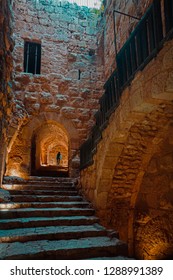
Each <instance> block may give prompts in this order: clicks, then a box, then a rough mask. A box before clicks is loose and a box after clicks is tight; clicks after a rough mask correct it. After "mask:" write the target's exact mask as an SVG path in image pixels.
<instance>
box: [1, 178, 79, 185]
mask: <svg viewBox="0 0 173 280" xmlns="http://www.w3.org/2000/svg"><path fill="white" fill-rule="evenodd" d="M47 183H50V184H55V183H56V184H70V185H72V184H76V183H77V180H76V179H74V178H61V177H39V176H30V177H29V178H28V179H22V178H18V177H10V176H9V177H8V176H5V177H4V178H3V184H47Z"/></svg>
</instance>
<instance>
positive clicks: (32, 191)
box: [9, 190, 78, 196]
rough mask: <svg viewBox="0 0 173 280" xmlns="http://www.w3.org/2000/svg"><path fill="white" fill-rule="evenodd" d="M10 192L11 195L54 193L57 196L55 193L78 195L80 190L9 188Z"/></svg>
mask: <svg viewBox="0 0 173 280" xmlns="http://www.w3.org/2000/svg"><path fill="white" fill-rule="evenodd" d="M9 192H10V194H11V195H17V194H22V195H52V196H55V195H68V196H69V195H71V196H72V195H78V192H77V191H75V190H74V191H71V190H70V191H69V190H67V191H65V190H63V191H58V190H57V191H54V190H52V191H51V190H21V191H19V190H9Z"/></svg>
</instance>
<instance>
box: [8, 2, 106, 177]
mask: <svg viewBox="0 0 173 280" xmlns="http://www.w3.org/2000/svg"><path fill="white" fill-rule="evenodd" d="M99 18H100V14H99V12H98V11H96V10H92V9H88V8H87V7H79V6H77V5H74V4H69V3H67V2H63V1H57V0H48V1H46V0H39V1H33V0H32V1H26V0H20V1H19V0H17V1H15V3H14V39H15V49H14V53H13V56H14V71H15V80H14V82H15V112H14V119H13V127H15V129H13V128H12V129H11V131H10V142H9V156H8V159H7V161H8V164H7V173H6V174H7V175H10V169H11V166H12V165H13V163H14V162H15V158H16V160H17V159H18V158H19V157H21V154H20V153H21V150H22V151H25V152H24V154H23V153H22V154H23V155H22V159H21V160H20V161H21V163H20V165H24V166H26V170H28V171H27V174H28V172H29V168H30V162H29V158H30V155H29V154H28V152H29V147H30V145H29V143H28V144H27V146H25V147H24V146H23V145H24V144H23V143H25V142H24V141H22V140H21V135H22V134H23V132H22V131H23V129H24V130H25V131H26V128H27V127H28V131H27V134H28V133H30V134H33V133H34V131H33V129H36V127H34V128H33V129H31V125H30V123H31V122H34V119H35V123H37V121H38V120H39V118H40V120H41V122H39V125H43V123H44V121H45V122H47V121H56V122H57V124H63V125H64V128H65V129H66V131H67V133H68V135H69V142H70V147H71V153H70V162H71V164H73V163H72V162H74V166H75V167H74V168H75V169H76V168H77V166H78V167H79V156H78V155H77V151H78V149H79V146H80V144H81V143H82V142H83V141H84V139H86V138H87V136H88V133H89V131H90V129H91V127H92V126H93V124H94V113H95V112H96V110H97V109H98V107H99V104H98V98H99V97H100V96H101V95H102V93H103V80H104V79H103V61H102V60H100V59H99V58H98V55H97V36H96V35H97V22H98V20H99ZM25 41H32V42H39V43H41V74H40V75H33V74H28V73H24V72H23V71H24V69H23V61H24V42H25ZM79 76H80V77H79ZM42 115H44V117H43V116H42ZM47 118H48V119H47ZM16 131H18V132H17V133H16ZM72 131H75V132H74V133H73V132H72ZM48 133H49V132H48ZM24 138H25V137H24ZM19 146H20V149H18V148H17V147H19ZM21 146H23V147H21ZM26 151H27V152H26ZM26 153H27V154H26ZM24 158H25V159H24ZM26 158H27V161H26ZM77 161H78V165H77ZM72 169H73V168H72ZM74 174H75V172H74Z"/></svg>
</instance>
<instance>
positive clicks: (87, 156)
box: [80, 0, 173, 169]
mask: <svg viewBox="0 0 173 280" xmlns="http://www.w3.org/2000/svg"><path fill="white" fill-rule="evenodd" d="M163 22H164V24H165V27H166V28H165V29H166V32H165V36H163ZM172 37H173V1H172V0H164V15H163V18H162V13H161V2H160V0H154V1H153V3H152V4H151V5H150V6H149V8H148V9H147V11H146V13H145V14H144V16H143V17H142V19H141V20H140V22H139V23H138V24H137V26H136V28H135V29H134V31H133V32H132V33H131V35H130V37H129V39H128V40H127V41H126V43H125V44H124V46H123V47H122V48H121V50H120V51H119V52H118V54H117V56H116V64H117V68H116V69H115V70H114V72H113V73H112V74H111V76H110V77H109V79H108V80H107V82H106V83H105V85H104V90H105V92H104V94H103V96H102V97H101V98H100V109H99V110H98V111H97V112H96V114H95V119H96V124H95V126H94V127H93V129H92V132H91V135H90V137H89V138H88V139H87V140H86V142H84V143H83V144H82V146H81V148H80V155H81V162H80V168H81V169H83V168H85V167H86V166H88V165H90V164H92V162H93V155H94V153H95V152H96V148H97V143H98V142H99V141H100V139H101V138H102V131H103V129H105V127H106V126H107V125H108V120H109V117H110V115H111V114H112V112H113V111H114V110H115V109H116V108H117V107H118V105H119V102H120V97H121V94H122V92H123V90H124V88H125V87H127V86H128V85H129V84H130V82H131V81H132V79H133V78H134V75H135V74H136V72H137V71H139V70H142V69H143V68H144V67H145V66H146V65H147V64H148V63H149V61H150V60H151V59H152V58H153V57H154V56H156V55H157V53H158V52H159V50H160V49H161V48H162V46H163V43H164V41H165V40H169V39H171V38H172Z"/></svg>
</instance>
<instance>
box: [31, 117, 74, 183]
mask: <svg viewBox="0 0 173 280" xmlns="http://www.w3.org/2000/svg"><path fill="white" fill-rule="evenodd" d="M58 152H60V153H61V155H62V158H61V160H60V162H59V164H57V153H58ZM68 171H69V137H68V135H67V132H66V130H65V129H64V128H63V127H62V126H61V125H60V124H55V123H51V122H50V123H46V124H43V125H42V126H41V127H39V128H38V129H37V130H36V131H34V132H33V136H32V140H31V175H33V176H34V175H39V176H64V177H66V176H68Z"/></svg>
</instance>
